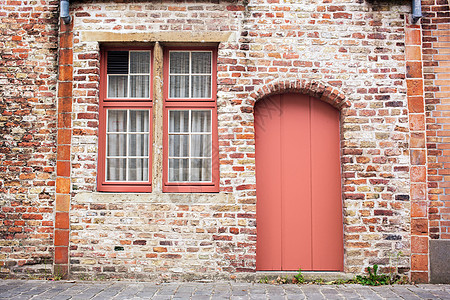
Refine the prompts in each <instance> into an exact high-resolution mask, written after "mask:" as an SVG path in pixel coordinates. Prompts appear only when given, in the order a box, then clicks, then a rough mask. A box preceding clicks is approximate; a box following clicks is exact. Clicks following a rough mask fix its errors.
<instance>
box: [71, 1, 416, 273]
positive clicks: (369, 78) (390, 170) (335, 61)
mask: <svg viewBox="0 0 450 300" xmlns="http://www.w3.org/2000/svg"><path fill="white" fill-rule="evenodd" d="M215 2H216V1H212V2H208V1H204V2H199V3H197V2H196V3H189V2H188V3H180V2H170V1H163V2H162V3H158V2H157V3H155V2H143V3H139V2H133V3H114V2H105V3H101V2H98V1H95V2H82V3H76V4H73V5H72V10H73V13H74V90H73V96H74V98H73V103H74V104H73V111H74V114H73V122H72V126H73V136H72V167H73V171H72V182H73V184H72V194H73V196H74V197H73V199H72V209H71V236H70V256H71V272H72V274H73V275H74V276H78V277H85V276H92V275H93V276H96V275H98V276H105V277H115V276H118V277H136V276H139V277H141V278H142V277H143V278H145V277H151V276H156V277H157V276H163V277H169V278H177V277H183V276H184V275H186V276H202V275H205V274H208V275H212V274H222V273H223V272H239V271H253V270H254V269H255V252H256V251H255V247H256V242H255V240H256V224H255V218H256V205H255V203H256V193H255V176H254V168H255V165H254V151H255V150H254V128H253V105H254V102H255V100H259V99H261V98H262V97H264V96H265V95H268V94H271V93H280V92H283V91H286V90H293V91H297V92H305V93H310V94H312V95H315V96H317V97H318V98H323V99H324V100H327V101H329V102H340V103H341V104H339V105H337V104H336V106H339V107H340V109H341V116H342V117H341V139H342V168H343V171H342V177H343V201H344V202H343V207H344V236H345V246H344V247H345V262H344V264H345V271H347V272H355V273H360V272H363V270H364V267H366V266H368V265H372V264H375V263H377V264H379V265H381V266H383V267H388V266H389V264H390V260H391V258H393V257H396V256H397V255H400V260H399V263H398V266H399V269H400V271H402V272H408V271H409V267H410V262H409V254H410V238H409V236H410V196H409V189H410V185H409V171H410V170H409V124H408V111H407V99H406V82H405V73H406V66H405V54H404V50H405V32H404V28H405V18H406V17H408V15H409V11H410V3H409V2H408V1H396V2H389V1H386V2H382V4H380V3H378V2H376V3H375V4H373V3H372V2H371V3H366V2H363V1H359V0H353V1H351V0H345V1H344V0H335V1H318V0H310V1H291V2H290V3H281V2H280V1H249V3H248V4H246V3H244V2H219V3H215ZM171 31H172V32H173V31H178V32H183V33H186V34H189V33H192V32H195V33H202V32H208V31H214V32H216V33H231V35H230V36H229V38H228V40H227V41H225V42H222V43H220V45H219V51H218V56H219V64H218V112H219V144H220V154H219V155H220V164H221V168H220V172H221V182H220V189H221V193H220V194H218V195H209V196H205V195H196V194H192V195H173V194H172V195H171V194H158V193H152V194H150V195H140V196H138V197H137V196H135V197H133V196H131V197H130V195H114V196H111V195H108V194H100V193H94V192H95V186H96V181H95V180H96V179H95V178H96V173H97V170H96V161H97V134H98V131H97V128H98V101H99V99H98V81H99V43H97V42H96V41H95V39H94V38H92V37H93V36H95V35H98V34H101V33H108V32H111V33H116V34H117V33H121V34H124V36H126V34H130V35H134V37H137V39H136V40H137V41H138V40H139V39H138V38H139V34H140V33H142V36H141V39H142V40H145V37H146V34H149V33H150V34H151V33H155V32H158V33H161V32H171ZM147 38H148V36H147ZM117 41H119V40H117ZM331 91H333V92H332V93H331ZM337 94H339V97H336V95H337ZM336 98H338V101H336ZM343 102H345V104H342V103H343ZM393 261H396V259H394V260H393ZM392 264H393V265H395V264H396V263H392Z"/></svg>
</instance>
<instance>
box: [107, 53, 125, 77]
mask: <svg viewBox="0 0 450 300" xmlns="http://www.w3.org/2000/svg"><path fill="white" fill-rule="evenodd" d="M107 56H108V59H107V62H106V73H107V74H128V51H108V54H107Z"/></svg>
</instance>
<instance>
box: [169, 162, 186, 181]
mask: <svg viewBox="0 0 450 300" xmlns="http://www.w3.org/2000/svg"><path fill="white" fill-rule="evenodd" d="M188 180H189V160H188V159H176V158H172V159H169V181H188Z"/></svg>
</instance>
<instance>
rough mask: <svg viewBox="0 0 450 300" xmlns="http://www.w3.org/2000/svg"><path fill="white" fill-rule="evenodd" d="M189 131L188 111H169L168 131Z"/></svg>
mask: <svg viewBox="0 0 450 300" xmlns="http://www.w3.org/2000/svg"><path fill="white" fill-rule="evenodd" d="M188 131H189V111H188V110H171V111H169V132H170V133H172V132H188Z"/></svg>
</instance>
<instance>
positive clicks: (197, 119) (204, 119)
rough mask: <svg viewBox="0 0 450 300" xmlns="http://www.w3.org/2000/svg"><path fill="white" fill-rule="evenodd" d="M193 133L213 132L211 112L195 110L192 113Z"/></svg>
mask: <svg viewBox="0 0 450 300" xmlns="http://www.w3.org/2000/svg"><path fill="white" fill-rule="evenodd" d="M191 118H192V122H191V131H192V132H211V111H210V110H193V111H192V117H191Z"/></svg>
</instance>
